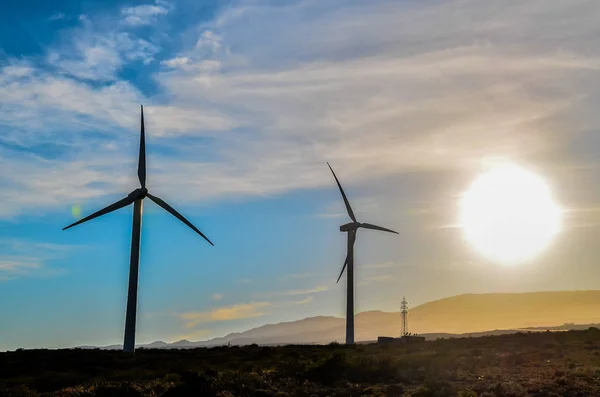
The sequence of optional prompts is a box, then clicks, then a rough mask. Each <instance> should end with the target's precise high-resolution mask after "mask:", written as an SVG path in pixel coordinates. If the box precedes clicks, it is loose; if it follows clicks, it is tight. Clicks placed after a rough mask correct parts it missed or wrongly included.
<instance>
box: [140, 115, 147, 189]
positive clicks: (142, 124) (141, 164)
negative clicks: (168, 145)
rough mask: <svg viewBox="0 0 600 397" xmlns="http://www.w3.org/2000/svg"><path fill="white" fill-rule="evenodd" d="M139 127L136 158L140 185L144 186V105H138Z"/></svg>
mask: <svg viewBox="0 0 600 397" xmlns="http://www.w3.org/2000/svg"><path fill="white" fill-rule="evenodd" d="M140 107H141V111H142V116H141V127H140V158H139V160H138V178H139V180H140V184H141V185H142V187H146V132H145V130H144V106H143V105H140Z"/></svg>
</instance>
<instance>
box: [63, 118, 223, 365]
mask: <svg viewBox="0 0 600 397" xmlns="http://www.w3.org/2000/svg"><path fill="white" fill-rule="evenodd" d="M138 178H139V180H140V185H141V187H140V188H138V189H135V190H134V191H133V192H131V193H129V195H128V196H127V197H125V198H124V199H121V200H119V201H117V202H116V203H114V204H111V205H109V206H108V207H106V208H104V209H101V210H100V211H97V212H94V213H93V214H92V215H89V216H86V217H85V218H83V219H81V220H79V221H77V222H75V223H73V224H72V225H69V226H67V227H65V228H63V230H66V229H69V228H71V227H73V226H77V225H79V224H81V223H83V222H87V221H89V220H91V219H94V218H98V217H99V216H102V215H105V214H108V213H110V212H113V211H116V210H118V209H120V208H123V207H125V206H128V205H129V204H133V228H132V232H131V259H130V262H129V290H128V293H127V315H126V318H125V340H124V342H123V350H124V351H126V352H131V353H133V352H134V351H135V318H136V310H137V287H138V268H139V259H140V232H141V227H142V204H143V203H142V201H143V200H144V198H146V197H148V198H149V199H150V200H152V201H154V202H155V203H156V204H158V205H159V206H161V207H162V208H164V209H165V210H166V211H167V212H169V213H170V214H171V215H173V216H174V217H176V218H177V219H179V220H180V221H181V222H183V223H185V224H186V225H188V226H189V227H190V228H192V230H194V231H195V232H196V233H198V234H199V235H200V236H202V237H203V238H204V239H205V240H206V241H208V242H209V243H210V245H214V244H213V243H212V242H211V241H210V240H209V239H208V238H207V237H206V236H205V235H204V234H202V232H201V231H200V230H198V229H197V228H196V227H195V226H194V225H192V224H191V223H190V222H189V221H188V220H187V219H185V218H184V217H183V215H181V214H180V213H179V212H177V211H176V210H175V209H174V208H173V207H171V206H170V205H169V204H167V203H166V202H164V201H163V200H162V199H160V198H158V197H156V196H153V195H151V194H150V193H148V189H146V137H145V131H144V107H143V106H142V107H141V132H140V156H139V160H138Z"/></svg>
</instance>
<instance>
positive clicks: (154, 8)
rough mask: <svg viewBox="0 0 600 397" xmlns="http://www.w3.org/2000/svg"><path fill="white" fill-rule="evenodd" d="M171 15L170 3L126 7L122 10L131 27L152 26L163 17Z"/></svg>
mask: <svg viewBox="0 0 600 397" xmlns="http://www.w3.org/2000/svg"><path fill="white" fill-rule="evenodd" d="M168 13H169V7H168V3H167V2H164V1H157V2H156V4H154V5H152V4H144V5H140V6H137V7H125V8H122V9H121V15H122V16H123V17H124V20H125V22H126V23H128V24H129V25H133V26H141V25H150V24H152V23H154V22H156V20H157V18H158V17H159V16H161V15H167V14H168Z"/></svg>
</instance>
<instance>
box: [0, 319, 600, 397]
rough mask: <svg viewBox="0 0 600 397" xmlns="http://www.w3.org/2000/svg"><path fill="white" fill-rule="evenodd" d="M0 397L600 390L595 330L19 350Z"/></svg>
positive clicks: (9, 361) (3, 365)
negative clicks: (394, 340) (416, 339)
mask: <svg viewBox="0 0 600 397" xmlns="http://www.w3.org/2000/svg"><path fill="white" fill-rule="evenodd" d="M0 396H117V397H118V396H165V397H173V396H264V397H266V396H282V397H283V396H306V397H309V396H415V397H416V396H418V397H427V396H432V397H433V396H436V397H445V396H461V397H471V396H472V397H475V396H484V397H492V396H515V397H517V396H600V330H598V329H595V328H591V329H589V330H586V331H569V332H556V333H553V332H548V333H531V334H523V333H521V334H515V335H503V336H491V337H481V338H463V339H448V340H437V341H432V342H423V343H416V344H409V345H403V346H387V347H385V346H377V345H357V346H351V347H345V346H342V345H329V346H284V347H259V346H255V345H253V346H247V347H219V348H211V349H191V350H144V349H141V350H138V351H137V352H136V353H135V354H134V355H131V354H124V353H122V352H119V351H103V350H79V349H77V350H24V351H17V352H8V353H0Z"/></svg>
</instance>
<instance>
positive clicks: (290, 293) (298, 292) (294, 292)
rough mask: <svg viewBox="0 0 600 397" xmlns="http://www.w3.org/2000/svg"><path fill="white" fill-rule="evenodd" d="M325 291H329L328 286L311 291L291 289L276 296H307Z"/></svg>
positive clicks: (320, 286)
mask: <svg viewBox="0 0 600 397" xmlns="http://www.w3.org/2000/svg"><path fill="white" fill-rule="evenodd" d="M327 290H329V287H328V286H326V285H319V286H316V287H315V288H311V289H293V290H288V291H283V292H279V293H276V294H278V295H281V296H293V295H308V294H313V293H315V292H324V291H327Z"/></svg>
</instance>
